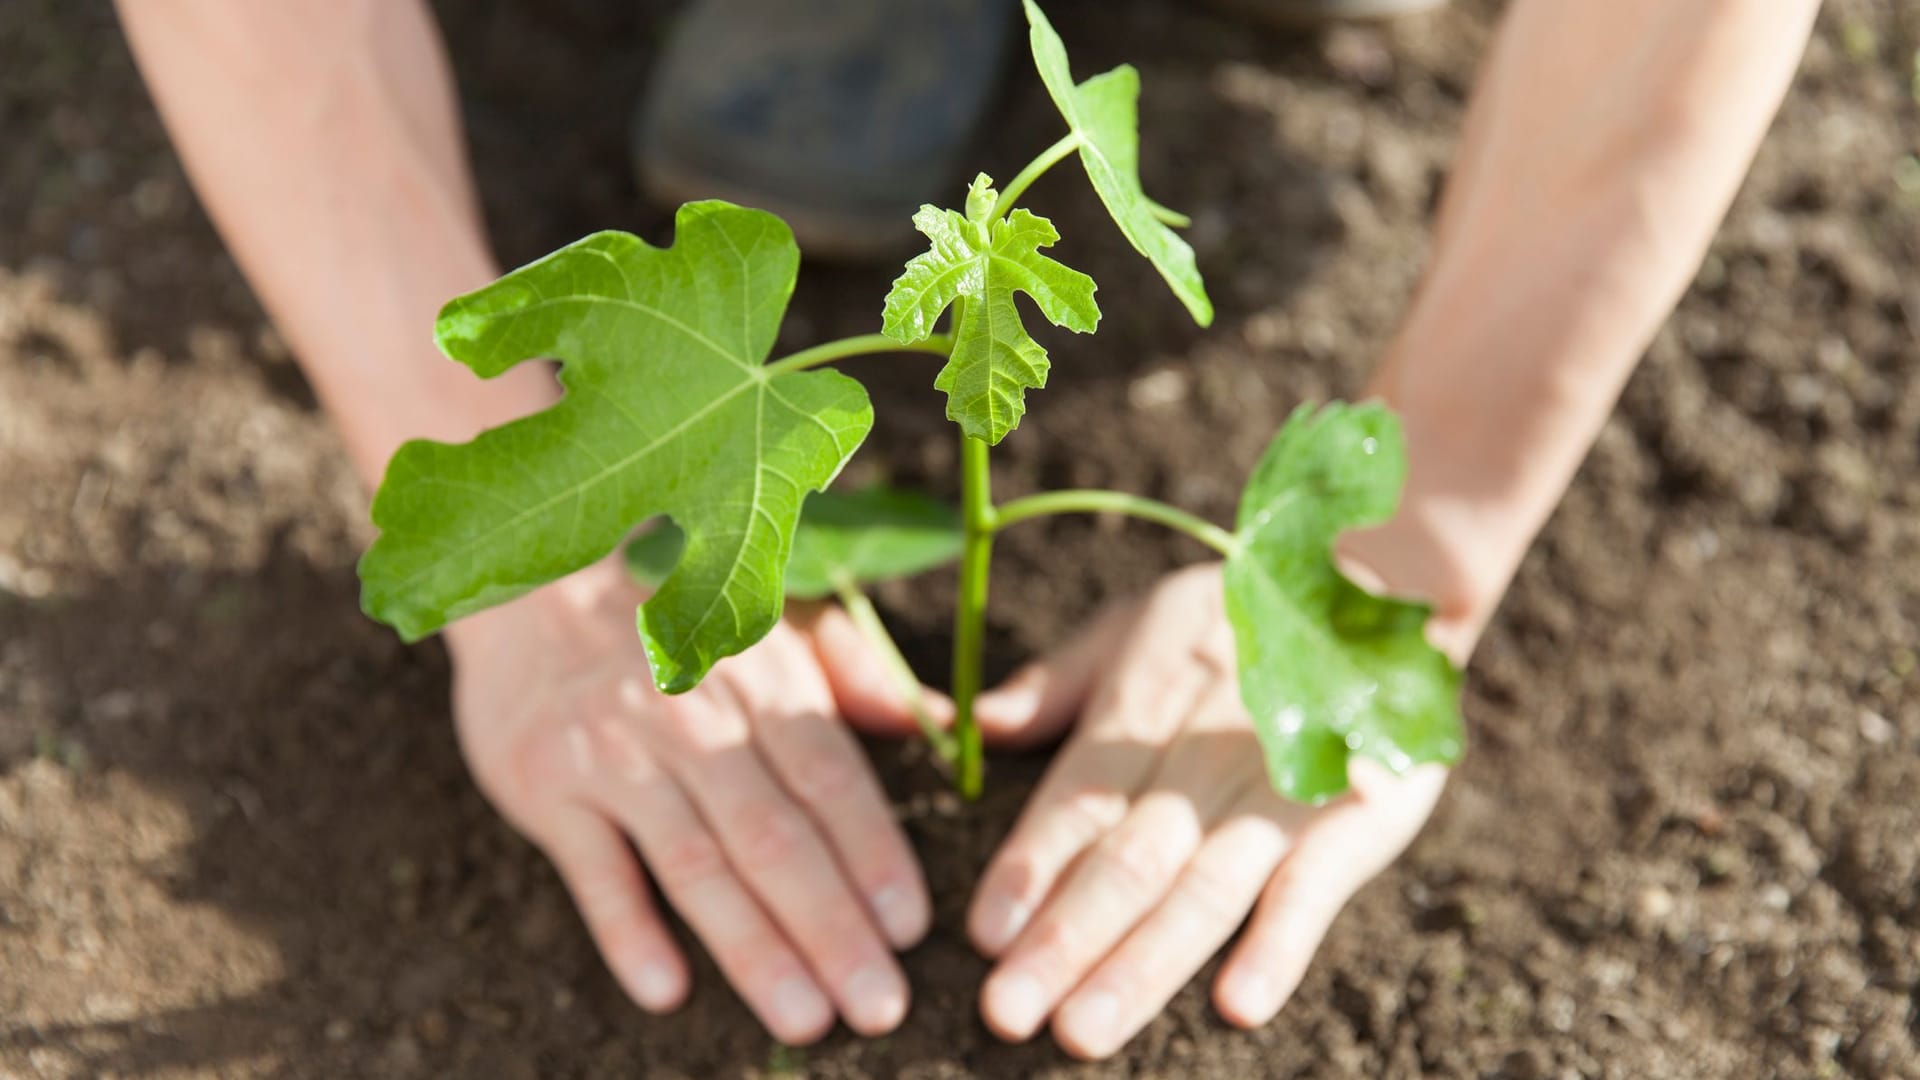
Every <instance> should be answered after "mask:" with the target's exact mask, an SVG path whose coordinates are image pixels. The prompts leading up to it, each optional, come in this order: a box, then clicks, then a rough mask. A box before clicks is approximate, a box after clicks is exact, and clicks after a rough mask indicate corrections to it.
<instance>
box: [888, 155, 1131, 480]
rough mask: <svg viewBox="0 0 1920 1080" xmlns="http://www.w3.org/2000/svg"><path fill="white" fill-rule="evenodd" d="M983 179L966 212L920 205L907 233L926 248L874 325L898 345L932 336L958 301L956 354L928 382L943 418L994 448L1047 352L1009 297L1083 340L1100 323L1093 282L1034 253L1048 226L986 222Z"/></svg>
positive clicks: (1015, 418) (1027, 219)
mask: <svg viewBox="0 0 1920 1080" xmlns="http://www.w3.org/2000/svg"><path fill="white" fill-rule="evenodd" d="M991 185H992V181H991V180H989V179H988V178H987V177H986V176H985V175H981V176H979V177H977V178H975V180H974V182H973V187H972V189H971V190H970V191H969V192H968V194H967V213H966V214H964V215H963V214H960V213H959V212H957V211H954V210H942V209H939V208H938V207H934V206H922V207H921V208H920V212H919V213H917V214H915V215H914V216H913V224H914V227H915V228H917V229H919V230H920V231H921V232H922V233H924V234H926V237H927V239H928V240H929V241H931V242H932V244H933V248H932V250H930V251H927V252H925V253H923V254H920V255H916V256H914V257H913V259H912V260H911V261H910V262H908V263H907V268H906V271H905V272H904V273H902V274H901V275H900V277H899V278H898V279H897V280H895V281H894V283H893V290H892V291H891V292H889V293H888V294H887V303H886V311H885V314H884V319H883V323H882V326H881V329H882V330H883V331H884V332H885V333H886V335H887V336H888V337H890V338H893V339H894V340H895V341H898V342H900V343H901V344H903V345H909V344H912V343H913V342H916V341H921V340H924V339H925V338H926V337H927V336H928V335H930V334H932V333H933V329H934V323H935V322H936V321H938V319H939V318H940V313H941V312H943V311H945V310H946V309H947V306H948V305H950V304H952V303H954V302H955V301H956V300H960V301H964V303H962V305H961V309H960V319H959V325H958V326H956V327H955V328H954V333H953V353H952V355H951V356H949V357H948V359H947V364H946V366H945V367H943V368H941V369H940V375H939V377H938V378H937V379H935V380H934V386H935V387H937V388H939V389H941V390H945V391H946V392H947V416H948V418H949V419H951V420H953V421H954V422H955V423H958V424H959V425H960V427H961V429H962V430H963V431H965V432H966V433H967V434H968V435H971V436H973V437H974V438H976V439H985V440H986V441H987V442H989V443H997V442H999V441H1000V440H1001V439H1003V438H1005V437H1006V434H1007V432H1009V431H1012V430H1013V429H1014V427H1015V425H1017V424H1019V423H1020V416H1021V414H1022V413H1024V412H1025V411H1026V408H1027V404H1026V391H1027V388H1028V387H1033V388H1036V389H1037V388H1039V387H1041V386H1044V385H1046V382H1047V367H1048V363H1047V351H1046V350H1045V349H1043V348H1041V346H1040V343H1039V342H1037V341H1035V340H1033V338H1032V337H1031V336H1030V335H1028V333H1027V330H1026V327H1024V326H1022V325H1021V324H1020V312H1019V310H1018V309H1016V308H1015V307H1014V303H1013V294H1014V293H1015V292H1016V291H1018V292H1023V293H1026V294H1027V295H1028V296H1030V297H1032V298H1033V301H1034V303H1036V304H1038V305H1039V307H1040V311H1041V313H1042V314H1044V315H1045V316H1046V317H1047V318H1048V319H1050V320H1051V321H1052V322H1053V323H1054V324H1055V325H1056V326H1064V327H1066V328H1067V329H1069V330H1072V331H1075V332H1076V333H1081V334H1090V333H1092V332H1093V329H1094V327H1095V326H1097V325H1099V322H1100V308H1099V305H1097V304H1095V303H1094V299H1093V290H1094V284H1093V279H1092V278H1090V277H1088V276H1087V275H1085V274H1083V273H1081V272H1079V271H1078V270H1073V269H1069V268H1068V267H1066V266H1062V265H1061V264H1060V263H1057V262H1055V261H1054V260H1052V259H1050V258H1048V257H1047V256H1045V255H1042V254H1040V249H1041V248H1043V247H1050V246H1051V245H1052V244H1053V243H1054V242H1055V241H1057V240H1059V239H1060V234H1059V233H1058V232H1055V231H1054V228H1053V223H1052V222H1050V221H1048V220H1047V219H1046V218H1043V217H1035V216H1034V215H1032V214H1030V213H1028V212H1027V211H1025V210H1015V211H1014V212H1013V213H1012V214H1010V215H1008V216H1007V217H1005V218H1000V219H995V220H991V221H989V220H988V219H989V218H991V217H992V213H993V205H994V202H995V192H994V190H993V188H992V186H991Z"/></svg>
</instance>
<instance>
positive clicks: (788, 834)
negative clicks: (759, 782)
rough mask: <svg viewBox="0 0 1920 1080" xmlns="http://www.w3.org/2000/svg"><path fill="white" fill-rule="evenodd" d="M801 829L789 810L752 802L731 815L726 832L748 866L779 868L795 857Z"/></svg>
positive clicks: (797, 851) (796, 816)
mask: <svg viewBox="0 0 1920 1080" xmlns="http://www.w3.org/2000/svg"><path fill="white" fill-rule="evenodd" d="M802 829H803V826H802V824H801V823H800V821H799V818H798V815H796V814H795V813H794V812H793V811H792V810H791V809H790V808H788V807H785V806H780V805H777V804H773V803H768V802H754V803H748V804H747V805H745V806H743V807H741V808H740V809H739V810H737V811H735V812H734V814H733V815H732V817H731V818H730V819H729V820H728V822H727V830H726V831H727V835H728V838H729V840H730V842H731V843H732V846H733V847H734V849H735V850H736V851H738V852H739V854H740V858H741V859H742V860H744V861H745V862H746V863H747V864H748V865H750V866H779V865H783V864H785V863H788V862H790V861H792V859H793V857H794V856H795V855H796V854H798V853H799V850H800V844H801V835H802V833H801V830H802Z"/></svg>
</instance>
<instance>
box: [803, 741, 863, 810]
mask: <svg viewBox="0 0 1920 1080" xmlns="http://www.w3.org/2000/svg"><path fill="white" fill-rule="evenodd" d="M788 774H789V775H788V777H787V786H788V787H790V788H792V789H793V793H794V794H795V795H796V796H798V797H799V798H800V800H801V801H802V802H804V803H806V804H807V805H808V806H821V807H824V806H833V805H836V804H838V803H840V802H842V801H844V800H845V799H847V798H848V797H849V796H851V795H852V794H854V793H855V792H856V791H858V790H859V788H860V785H861V780H862V779H863V777H862V773H861V769H860V765H859V763H858V762H856V761H853V760H852V759H850V758H848V757H847V755H845V754H839V753H835V752H833V750H831V749H828V748H825V747H822V748H819V749H816V750H813V751H811V752H809V753H806V754H803V755H800V756H798V758H797V760H795V761H794V762H793V764H792V765H791V767H790V768H789V769H788Z"/></svg>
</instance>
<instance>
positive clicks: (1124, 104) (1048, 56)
mask: <svg viewBox="0 0 1920 1080" xmlns="http://www.w3.org/2000/svg"><path fill="white" fill-rule="evenodd" d="M1026 5H1027V23H1028V25H1029V26H1030V27H1031V28H1032V30H1031V34H1030V37H1031V40H1032V46H1033V62H1034V65H1035V66H1036V67H1038V68H1039V69H1040V79H1041V81H1042V82H1044V83H1046V84H1047V93H1048V94H1049V95H1051V96H1052V97H1053V103H1054V105H1055V106H1057V107H1058V108H1059V110H1060V115H1061V116H1063V117H1065V118H1066V120H1067V126H1068V127H1070V128H1072V129H1073V132H1074V134H1076V135H1078V136H1079V137H1080V147H1079V152H1080V164H1081V165H1082V166H1084V167H1085V168H1086V170H1087V179H1088V180H1089V181H1091V182H1092V183H1093V190H1094V192H1095V193H1096V194H1098V195H1099V196H1100V201H1101V202H1103V203H1105V204H1106V207H1107V213H1109V214H1111V215H1112V216H1113V220H1114V222H1115V223H1116V224H1118V225H1119V226H1120V231H1121V232H1122V233H1124V234H1126V237H1127V241H1128V242H1129V243H1131V244H1132V245H1133V247H1134V250H1135V251H1138V252H1139V253H1140V254H1142V255H1145V256H1146V257H1147V259H1148V261H1150V262H1152V263H1153V267H1154V269H1156V270H1158V271H1160V276H1161V277H1163V278H1165V279H1166V282H1167V285H1168V286H1169V287H1171V288H1172V289H1173V294H1174V295H1175V296H1177V297H1179V298H1180V302H1181V303H1183V304H1185V305H1186V306H1187V313H1188V314H1190V315H1192V316H1193V321H1194V322H1197V323H1199V324H1200V325H1201V326H1207V325H1209V324H1210V323H1212V322H1213V301H1212V300H1209V299H1208V298H1207V289H1206V285H1205V283H1203V282H1202V281H1201V280H1200V270H1199V267H1197V266H1196V265H1195V264H1194V259H1193V249H1192V248H1191V247H1188V246H1187V242H1186V241H1185V240H1182V239H1180V235H1179V234H1178V233H1176V232H1174V231H1173V230H1172V229H1171V228H1168V225H1169V224H1182V223H1185V222H1186V220H1187V219H1186V216H1185V215H1183V214H1181V213H1179V212H1177V211H1174V210H1169V209H1167V208H1166V207H1164V206H1161V205H1160V204H1159V203H1156V202H1154V201H1153V200H1152V199H1150V198H1148V197H1147V194H1146V192H1145V190H1143V189H1142V188H1141V186H1140V115H1139V113H1140V109H1139V103H1140V73H1139V72H1138V71H1135V70H1134V69H1133V66H1132V65H1131V64H1122V65H1120V66H1119V67H1117V68H1114V69H1113V70H1112V71H1109V72H1106V73H1105V74H1102V75H1095V76H1094V77H1093V78H1091V79H1088V80H1087V81H1086V82H1083V83H1080V84H1078V85H1075V83H1074V81H1073V69H1072V68H1071V67H1070V66H1069V65H1068V63H1067V47H1066V45H1065V43H1063V42H1062V41H1061V40H1060V35H1059V34H1058V33H1055V32H1054V29H1053V24H1051V23H1049V22H1047V17H1046V16H1045V15H1044V14H1042V13H1041V11H1040V6H1039V5H1038V4H1035V3H1034V2H1033V0H1026Z"/></svg>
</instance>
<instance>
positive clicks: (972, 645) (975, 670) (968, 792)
mask: <svg viewBox="0 0 1920 1080" xmlns="http://www.w3.org/2000/svg"><path fill="white" fill-rule="evenodd" d="M960 513H961V525H962V529H963V531H964V534H965V537H966V539H965V545H964V547H963V548H962V550H961V554H960V595H959V602H958V604H956V605H955V607H954V614H953V707H954V714H953V738H954V741H955V743H956V750H957V754H956V756H955V759H954V770H953V779H954V786H955V787H957V788H959V790H960V795H961V797H962V798H966V799H976V798H979V797H980V788H981V785H982V782H983V780H984V779H985V771H986V770H985V761H984V755H983V752H982V749H981V745H980V725H979V724H978V723H976V722H975V721H974V718H973V703H974V699H975V698H977V697H978V696H979V695H980V665H981V660H982V656H983V652H984V648H985V641H986V629H987V620H986V615H987V571H988V568H989V565H990V564H991V562H992V560H993V531H994V528H995V514H994V509H993V489H992V486H991V479H990V477H989V475H988V472H987V444H986V442H985V440H982V439H975V438H972V437H971V436H968V435H965V434H962V435H961V436H960Z"/></svg>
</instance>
